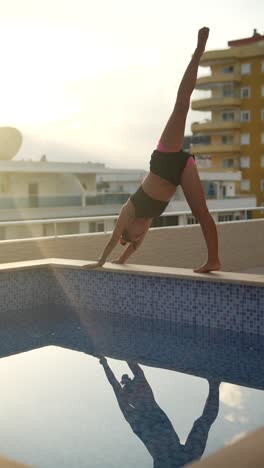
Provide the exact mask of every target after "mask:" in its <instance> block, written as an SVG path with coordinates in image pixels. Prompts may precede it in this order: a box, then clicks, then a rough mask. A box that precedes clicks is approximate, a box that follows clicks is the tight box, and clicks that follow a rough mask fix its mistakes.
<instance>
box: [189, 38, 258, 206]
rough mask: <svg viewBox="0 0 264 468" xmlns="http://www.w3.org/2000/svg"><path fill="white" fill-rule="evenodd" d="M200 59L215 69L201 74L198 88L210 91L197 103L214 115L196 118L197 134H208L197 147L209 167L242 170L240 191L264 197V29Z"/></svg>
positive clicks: (195, 103)
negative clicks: (263, 32)
mask: <svg viewBox="0 0 264 468" xmlns="http://www.w3.org/2000/svg"><path fill="white" fill-rule="evenodd" d="M200 65H201V66H203V67H210V74H208V76H202V77H200V78H198V79H197V83H196V89H198V90H206V91H210V96H209V97H206V98H204V99H199V100H193V101H192V109H193V110H197V111H209V112H211V118H210V119H206V120H204V121H201V122H195V123H193V124H192V132H193V134H194V135H197V136H198V135H203V136H206V137H208V138H207V143H206V144H198V145H193V146H192V149H191V151H192V152H193V153H195V154H196V155H197V158H198V160H200V161H203V160H204V161H205V162H206V165H204V169H203V170H206V171H216V170H219V169H221V171H227V172H230V171H231V172H236V171H241V174H242V177H241V180H240V182H238V183H237V185H236V194H239V195H240V196H243V195H245V196H246V195H247V196H248V195H249V194H252V195H255V196H256V197H257V205H258V206H260V205H262V204H263V203H264V35H260V34H259V33H258V32H257V31H256V30H255V29H254V32H253V36H252V37H249V38H245V39H238V40H232V41H229V42H228V48H227V49H223V50H214V51H208V52H205V53H204V55H203V57H202V59H201V62H200Z"/></svg>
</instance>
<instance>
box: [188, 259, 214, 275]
mask: <svg viewBox="0 0 264 468" xmlns="http://www.w3.org/2000/svg"><path fill="white" fill-rule="evenodd" d="M217 270H221V263H220V262H219V260H216V261H215V262H209V261H208V262H206V263H205V264H204V265H202V266H201V267H200V268H195V269H194V270H193V271H194V273H209V271H217Z"/></svg>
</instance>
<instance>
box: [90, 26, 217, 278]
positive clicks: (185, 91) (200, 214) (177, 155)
mask: <svg viewBox="0 0 264 468" xmlns="http://www.w3.org/2000/svg"><path fill="white" fill-rule="evenodd" d="M208 34H209V29H208V28H202V29H200V30H199V33H198V42H197V47H196V49H195V51H194V54H193V57H192V59H191V61H190V63H189V65H188V67H187V69H186V71H185V73H184V76H183V78H182V81H181V83H180V87H179V90H178V94H177V99H176V103H175V106H174V109H173V111H172V114H171V116H170V118H169V120H168V122H167V124H166V126H165V128H164V131H163V133H162V135H161V137H160V141H159V144H158V146H157V149H156V150H155V151H154V152H153V154H152V156H151V161H150V171H149V173H148V175H147V176H146V178H145V179H144V181H143V182H142V184H141V186H140V187H139V189H138V190H137V191H136V193H134V195H132V196H131V197H130V198H129V200H128V201H127V203H126V204H125V205H124V206H123V208H122V210H121V212H120V215H119V218H118V220H117V223H116V225H115V228H114V230H113V233H112V235H111V238H110V240H109V242H108V243H107V245H106V246H105V248H104V250H103V252H102V255H101V257H100V259H99V260H98V262H97V263H95V264H90V265H86V266H85V268H95V267H97V266H102V265H103V264H104V263H105V262H106V259H107V258H108V257H109V255H110V254H111V252H112V250H113V249H114V248H115V246H116V245H117V244H118V242H120V243H121V244H123V245H126V244H128V247H127V248H126V250H125V251H124V253H123V254H122V255H121V256H120V258H119V259H117V260H115V263H125V262H126V260H127V259H128V258H129V257H130V255H131V254H133V252H134V251H135V250H136V249H138V247H139V246H140V245H141V244H142V242H143V240H144V237H145V235H146V233H147V231H148V229H149V228H150V226H151V223H152V220H153V218H156V217H159V216H160V215H161V214H162V212H163V211H164V210H165V209H166V207H167V205H168V203H169V201H170V200H171V198H172V197H173V195H174V193H175V191H176V188H177V186H178V185H181V186H182V189H183V192H184V195H185V197H186V200H187V202H188V204H189V206H190V208H191V210H192V213H193V215H194V216H195V217H196V218H197V219H198V220H199V223H200V224H201V228H202V231H203V234H204V238H205V241H206V245H207V250H208V258H207V261H206V262H205V264H204V265H202V266H201V267H200V268H197V269H195V270H194V271H195V272H199V273H204V272H208V271H212V270H219V269H220V267H221V265H220V261H219V257H218V238H217V231H216V226H215V222H214V220H213V218H212V216H211V215H210V213H209V211H208V208H207V205H206V200H205V196H204V192H203V188H202V185H201V181H200V178H199V174H198V171H197V168H196V165H195V162H194V156H193V155H192V154H190V153H186V152H185V151H183V150H182V147H183V142H184V130H185V122H186V117H187V113H188V110H189V105H190V97H191V94H192V92H193V89H194V86H195V83H196V78H197V71H198V66H199V62H200V58H201V56H202V55H203V52H204V49H205V45H206V42H207V38H208Z"/></svg>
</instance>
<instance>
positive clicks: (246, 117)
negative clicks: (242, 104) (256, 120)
mask: <svg viewBox="0 0 264 468" xmlns="http://www.w3.org/2000/svg"><path fill="white" fill-rule="evenodd" d="M240 120H241V122H249V121H250V111H248V110H242V111H241V112H240Z"/></svg>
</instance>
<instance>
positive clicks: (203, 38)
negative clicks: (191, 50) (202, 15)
mask: <svg viewBox="0 0 264 468" xmlns="http://www.w3.org/2000/svg"><path fill="white" fill-rule="evenodd" d="M208 36H209V28H206V27H204V28H201V29H199V32H198V42H197V49H198V50H199V51H200V52H201V53H203V52H204V49H205V46H206V42H207V39H208Z"/></svg>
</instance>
